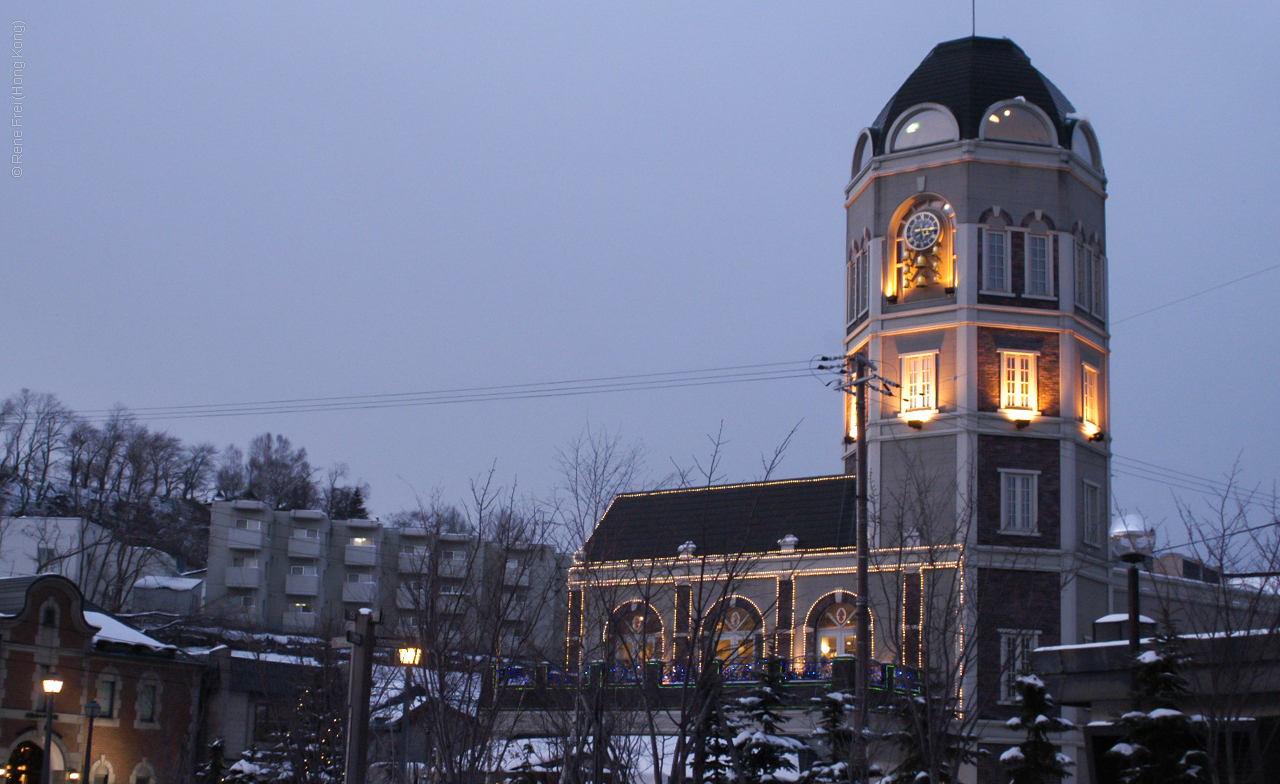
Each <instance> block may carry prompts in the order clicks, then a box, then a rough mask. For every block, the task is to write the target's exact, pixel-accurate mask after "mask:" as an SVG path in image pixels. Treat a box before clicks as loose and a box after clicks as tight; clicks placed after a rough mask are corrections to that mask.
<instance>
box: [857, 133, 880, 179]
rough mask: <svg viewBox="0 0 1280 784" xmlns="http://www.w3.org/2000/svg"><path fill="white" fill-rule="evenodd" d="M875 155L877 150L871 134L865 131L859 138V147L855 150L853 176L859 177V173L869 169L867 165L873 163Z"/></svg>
mask: <svg viewBox="0 0 1280 784" xmlns="http://www.w3.org/2000/svg"><path fill="white" fill-rule="evenodd" d="M874 154H875V148H874V145H873V144H872V141H871V132H870V131H863V132H862V133H861V134H860V135H859V136H858V146H857V147H855V148H854V149H853V173H852V176H854V177H857V176H858V172H860V171H862V170H863V169H865V168H867V164H868V163H871V158H872V156H873V155H874Z"/></svg>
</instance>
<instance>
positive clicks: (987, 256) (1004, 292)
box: [979, 227, 1013, 297]
mask: <svg viewBox="0 0 1280 784" xmlns="http://www.w3.org/2000/svg"><path fill="white" fill-rule="evenodd" d="M995 238H999V239H1000V244H1001V249H1000V254H1001V258H1002V260H1003V264H1004V268H1003V272H1002V274H1003V278H1002V281H1003V283H1002V286H1001V288H991V286H990V285H989V284H990V283H991V262H992V258H993V255H992V252H991V240H992V239H995ZM1011 245H1012V243H1011V242H1010V241H1009V230H1008V229H993V228H989V227H983V230H982V287H981V289H980V290H979V293H980V294H994V295H997V296H1004V297H1008V296H1012V295H1013V265H1012V263H1011V259H1010V253H1009V249H1010V246H1011Z"/></svg>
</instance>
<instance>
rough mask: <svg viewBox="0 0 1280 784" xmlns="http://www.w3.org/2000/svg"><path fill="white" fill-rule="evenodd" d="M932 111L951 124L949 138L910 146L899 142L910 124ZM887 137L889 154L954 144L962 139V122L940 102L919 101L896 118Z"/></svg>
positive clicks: (886, 147) (886, 145)
mask: <svg viewBox="0 0 1280 784" xmlns="http://www.w3.org/2000/svg"><path fill="white" fill-rule="evenodd" d="M930 112H937V113H938V114H939V115H940V116H941V117H942V118H943V119H944V120H945V121H946V122H947V123H948V124H949V126H950V127H949V131H950V134H949V136H948V138H945V139H938V140H936V141H931V142H924V143H921V144H912V145H908V146H903V145H901V144H899V137H900V136H902V135H903V134H904V133H906V128H907V127H908V126H909V124H910V123H911V122H912V121H913V120H915V119H916V118H918V117H920V116H921V115H923V114H928V113H930ZM885 138H886V144H885V151H886V152H888V153H889V154H893V153H900V152H911V151H913V150H923V149H927V148H929V147H935V146H937V145H939V144H954V143H955V142H958V141H960V123H958V122H957V121H956V117H955V115H954V114H952V113H951V110H950V109H948V108H947V107H945V106H943V105H942V104H940V103H919V104H916V105H915V106H912V107H910V108H908V109H907V110H906V111H904V112H902V114H900V115H898V119H896V120H894V122H893V126H892V127H891V128H890V129H889V133H888V135H887V136H886V137H885Z"/></svg>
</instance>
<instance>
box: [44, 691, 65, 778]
mask: <svg viewBox="0 0 1280 784" xmlns="http://www.w3.org/2000/svg"><path fill="white" fill-rule="evenodd" d="M40 685H41V686H42V687H43V688H44V768H43V770H41V776H40V780H41V781H42V782H44V784H53V700H54V698H55V697H56V696H57V694H58V692H60V691H62V679H60V678H52V677H50V678H45V679H44V680H43V681H41V683H40Z"/></svg>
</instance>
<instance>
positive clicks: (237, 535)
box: [227, 528, 262, 550]
mask: <svg viewBox="0 0 1280 784" xmlns="http://www.w3.org/2000/svg"><path fill="white" fill-rule="evenodd" d="M227 547H230V548H232V549H235V550H261V549H262V532H261V531H249V530H247V529H244V528H231V529H228V530H227Z"/></svg>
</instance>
